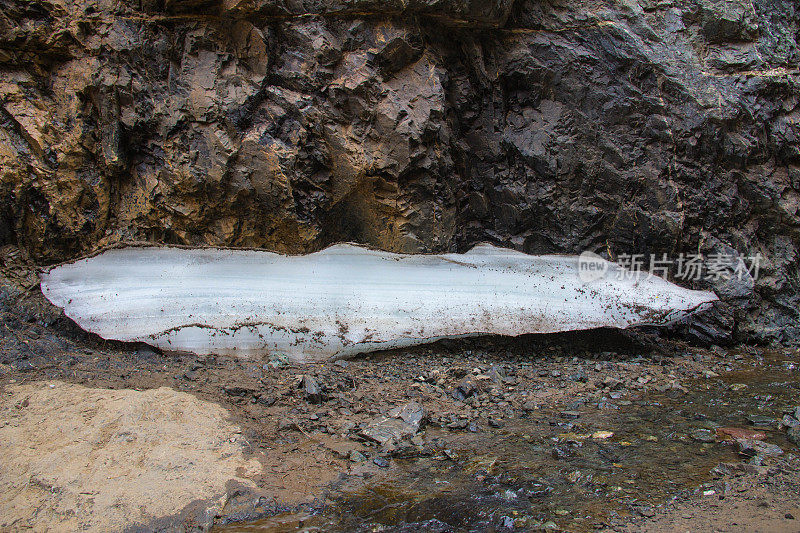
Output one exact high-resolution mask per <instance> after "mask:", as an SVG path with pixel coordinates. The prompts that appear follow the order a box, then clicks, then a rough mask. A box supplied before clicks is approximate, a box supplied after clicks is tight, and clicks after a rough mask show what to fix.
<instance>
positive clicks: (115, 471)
mask: <svg viewBox="0 0 800 533" xmlns="http://www.w3.org/2000/svg"><path fill="white" fill-rule="evenodd" d="M228 419H229V416H228V412H227V411H226V410H225V409H223V408H222V407H220V406H219V405H216V404H214V403H209V402H205V401H202V400H199V399H197V398H195V397H194V396H191V395H189V394H186V393H182V392H177V391H174V390H172V389H169V388H167V387H161V388H158V389H151V390H146V391H135V390H110V389H96V388H87V387H82V386H80V385H73V384H68V383H63V382H58V381H52V382H35V383H30V384H26V385H10V386H8V387H6V388H5V390H3V391H0V457H2V460H0V531H21V530H33V531H78V530H81V531H121V530H124V529H137V528H139V527H144V528H145V529H149V528H150V527H152V525H154V524H157V523H158V522H159V521H161V522H162V523H164V520H165V519H166V518H165V517H172V518H175V519H177V520H183V519H189V520H190V521H191V522H194V523H195V524H199V523H202V522H203V521H208V519H209V518H211V517H213V516H214V514H215V513H216V512H217V511H219V509H221V507H222V506H223V505H224V503H225V497H226V496H225V495H226V486H228V487H230V486H233V485H237V486H239V487H241V486H243V485H244V486H245V487H254V484H253V482H252V481H250V479H249V478H250V477H252V476H254V475H257V474H258V473H260V471H261V465H260V463H259V462H258V461H257V460H256V459H253V458H246V457H245V456H244V454H243V451H242V449H243V447H242V443H243V438H242V436H241V434H240V429H239V427H237V426H236V425H234V424H232V423H231V422H230V421H229V420H228ZM187 517H191V518H187ZM165 525H166V523H165Z"/></svg>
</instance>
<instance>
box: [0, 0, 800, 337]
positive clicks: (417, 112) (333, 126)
mask: <svg viewBox="0 0 800 533" xmlns="http://www.w3.org/2000/svg"><path fill="white" fill-rule="evenodd" d="M799 19H800V8H798V7H797V5H796V4H795V3H794V2H793V1H792V0H753V1H752V2H751V1H744V0H734V1H725V0H719V1H714V0H662V1H656V0H570V1H566V0H564V1H546V0H481V1H478V0H403V1H400V0H385V1H383V2H375V1H372V0H333V1H323V0H207V1H202V0H195V1H190V0H138V1H137V0H133V1H116V0H36V1H29V0H0V245H13V246H16V247H18V248H20V249H21V250H23V251H24V252H25V253H27V254H29V256H30V257H31V258H33V260H34V261H35V262H36V263H38V264H47V263H53V262H57V261H61V260H65V259H69V258H74V257H76V256H79V255H82V254H85V253H87V252H90V251H92V250H95V249H97V248H99V247H101V246H103V245H107V244H111V243H115V242H120V241H130V240H139V241H142V240H144V241H153V242H161V243H179V244H188V245H227V246H237V247H240V246H241V247H244V246H247V247H263V248H267V249H271V250H275V251H280V252H305V251H313V250H318V249H320V248H323V247H324V246H326V245H329V244H331V243H334V242H339V241H356V242H359V243H364V244H368V245H372V246H375V247H379V248H382V249H385V250H389V251H398V252H431V251H437V252H439V251H459V250H464V249H466V248H468V247H469V246H471V245H472V244H474V243H476V242H479V241H489V242H492V243H495V244H499V245H503V246H508V247H513V248H516V249H518V250H521V251H524V252H528V253H580V252H581V251H583V250H587V249H589V250H593V251H598V252H600V253H602V254H604V255H605V256H607V257H610V258H616V257H618V256H619V255H620V254H645V255H647V256H649V254H657V255H658V256H661V254H667V255H668V256H670V257H675V256H677V255H678V254H680V253H684V254H690V253H698V252H699V253H703V254H709V255H711V254H726V255H727V254H739V255H742V256H751V255H755V254H756V253H759V254H761V255H762V256H764V260H763V261H762V263H761V269H760V273H759V276H757V277H756V279H753V278H752V277H748V276H745V278H744V279H742V280H738V279H734V280H731V281H727V282H724V280H720V281H713V280H712V281H703V282H698V283H694V284H693V286H694V288H710V289H714V290H716V291H717V292H718V294H720V296H721V297H722V298H723V303H722V304H721V305H720V306H719V307H718V308H717V310H716V311H715V313H714V314H713V315H712V316H711V317H710V319H707V320H706V321H705V323H703V324H699V325H697V326H696V327H694V328H693V332H692V333H693V334H695V335H699V336H700V337H704V338H712V339H714V340H715V341H717V342H719V341H721V340H726V339H732V340H744V341H768V340H778V341H790V342H791V341H797V340H798V339H800V326H798V311H797V308H798V307H799V306H800V281H799V280H798V246H800V238H798V227H799V226H800V195H799V194H800V193H799V191H800V142H799V141H800V125H799V124H798V118H800V107H798V96H799V95H800V86H799V85H798V80H799V78H798V70H797V64H798V61H799V60H800V50H799V49H798V43H797V39H798V30H799V28H800V23H799V22H798V20H799Z"/></svg>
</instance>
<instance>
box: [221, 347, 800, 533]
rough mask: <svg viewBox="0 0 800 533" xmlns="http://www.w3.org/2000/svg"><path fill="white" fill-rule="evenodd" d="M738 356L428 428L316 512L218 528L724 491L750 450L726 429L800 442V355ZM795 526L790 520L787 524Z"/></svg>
mask: <svg viewBox="0 0 800 533" xmlns="http://www.w3.org/2000/svg"><path fill="white" fill-rule="evenodd" d="M738 366H739V367H740V369H738V370H734V371H732V372H725V373H724V374H723V375H720V376H714V375H713V374H709V376H710V377H707V378H699V379H694V380H690V381H687V382H685V383H684V384H683V387H684V389H685V392H684V391H683V390H680V389H670V390H669V391H667V392H657V391H652V392H644V393H628V392H615V391H612V392H610V393H609V394H608V395H607V396H605V397H603V398H601V399H600V400H599V401H598V402H585V401H582V400H580V399H578V400H576V401H575V402H574V403H572V404H570V405H568V406H567V408H568V409H566V410H563V409H558V410H555V409H548V408H542V409H537V410H534V411H532V412H530V413H529V414H528V415H527V416H525V417H524V418H518V419H513V420H508V421H506V422H505V423H504V424H503V425H502V427H501V428H497V429H495V430H493V431H490V432H486V431H479V432H477V433H472V432H470V431H463V432H455V433H454V432H452V431H449V430H447V429H429V430H428V431H427V432H426V435H425V437H426V441H427V442H428V443H430V444H431V445H432V448H433V449H434V451H432V453H430V452H429V453H422V454H420V455H422V456H414V455H415V454H413V453H412V454H411V456H410V457H402V456H401V457H398V458H395V459H393V468H392V469H391V471H390V472H387V473H386V474H381V475H376V476H374V477H369V478H368V479H367V480H366V481H365V480H363V478H362V477H357V479H355V480H354V479H350V478H345V479H344V480H343V481H342V482H341V483H339V484H338V485H337V487H336V488H335V489H334V490H333V491H331V492H330V493H329V495H328V497H329V499H330V500H331V504H330V506H329V507H328V508H327V509H324V510H321V511H320V512H319V513H317V514H315V515H314V514H311V513H301V514H293V513H286V514H282V515H279V516H276V517H272V518H268V519H265V520H262V521H257V522H254V523H251V524H247V525H239V526H232V527H229V528H222V529H220V531H229V532H235V531H265V532H266V531H275V532H277V531H290V530H296V529H306V530H316V529H321V530H327V531H354V530H372V531H374V530H376V529H383V528H385V527H387V526H388V527H389V528H390V529H403V530H408V531H414V530H420V529H426V530H431V529H433V530H451V529H452V530H463V531H470V530H472V531H474V530H490V529H506V528H507V529H523V530H524V529H554V530H567V531H577V532H580V531H592V530H594V529H597V528H599V527H603V526H604V525H607V524H609V523H610V521H612V520H616V521H619V520H620V519H624V518H625V517H633V516H644V517H647V516H653V515H654V514H655V510H654V508H656V507H658V506H662V505H663V504H664V503H665V502H669V501H671V500H674V499H676V498H678V497H680V496H682V495H687V494H691V493H692V492H696V491H697V490H696V489H698V488H701V489H702V490H703V492H704V493H706V495H708V492H711V493H712V494H713V493H715V492H724V489H723V490H722V491H718V490H715V489H714V488H712V487H711V485H710V484H712V482H713V481H714V477H715V474H718V471H714V468H715V467H716V466H717V465H719V464H720V463H736V462H740V461H742V460H745V459H744V458H743V457H742V455H741V454H740V453H739V450H738V447H737V446H736V445H735V444H734V443H733V441H726V442H722V441H721V440H720V439H719V438H717V433H716V430H717V428H725V427H735V428H745V429H758V430H759V431H761V432H763V433H764V434H765V438H764V441H765V442H767V443H773V444H776V445H778V446H780V447H781V448H782V449H783V450H789V451H792V450H793V452H794V453H796V452H797V448H796V446H795V445H794V444H793V443H791V442H789V441H788V440H787V439H786V435H785V432H784V431H783V430H782V429H781V426H780V422H779V421H780V420H781V419H782V417H783V416H784V414H785V413H789V412H793V410H794V408H795V406H796V405H797V404H798V403H799V402H798V399H799V398H800V368H799V367H798V364H797V361H796V359H794V358H791V357H787V354H786V353H780V352H770V353H767V354H765V357H763V358H761V357H755V358H749V359H747V360H742V361H740V362H739V365H738ZM707 373H708V371H707ZM760 460H761V458H758V459H757V461H760ZM751 462H753V461H751ZM716 477H719V476H718V475H717V476H716ZM787 520H788V519H787ZM792 526H793V524H792V523H791V522H790V521H787V524H786V527H787V529H786V531H792V529H791V528H792ZM795 530H800V525H798V526H797V529H795Z"/></svg>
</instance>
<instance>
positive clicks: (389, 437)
mask: <svg viewBox="0 0 800 533" xmlns="http://www.w3.org/2000/svg"><path fill="white" fill-rule="evenodd" d="M424 417H425V413H424V410H423V408H422V406H420V405H419V404H417V403H416V402H410V403H408V404H406V405H404V406H403V407H399V408H394V409H392V410H391V411H389V413H388V416H378V417H376V418H374V419H373V420H372V421H371V422H369V423H368V424H367V426H366V427H365V428H364V429H362V430H361V431H360V432H359V435H360V436H361V437H363V438H365V439H369V440H371V441H374V442H377V443H378V444H380V445H381V446H391V445H394V444H396V443H398V442H400V441H401V440H403V439H404V438H406V437H413V436H414V435H415V434H416V433H417V431H419V428H420V424H421V423H422V420H423V419H424Z"/></svg>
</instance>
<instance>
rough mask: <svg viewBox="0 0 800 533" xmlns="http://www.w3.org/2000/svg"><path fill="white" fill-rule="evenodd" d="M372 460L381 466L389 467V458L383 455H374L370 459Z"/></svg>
mask: <svg viewBox="0 0 800 533" xmlns="http://www.w3.org/2000/svg"><path fill="white" fill-rule="evenodd" d="M372 462H373V463H375V464H376V465H378V466H379V467H381V468H389V460H388V459H386V458H385V457H376V458H374V459H373V460H372Z"/></svg>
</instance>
